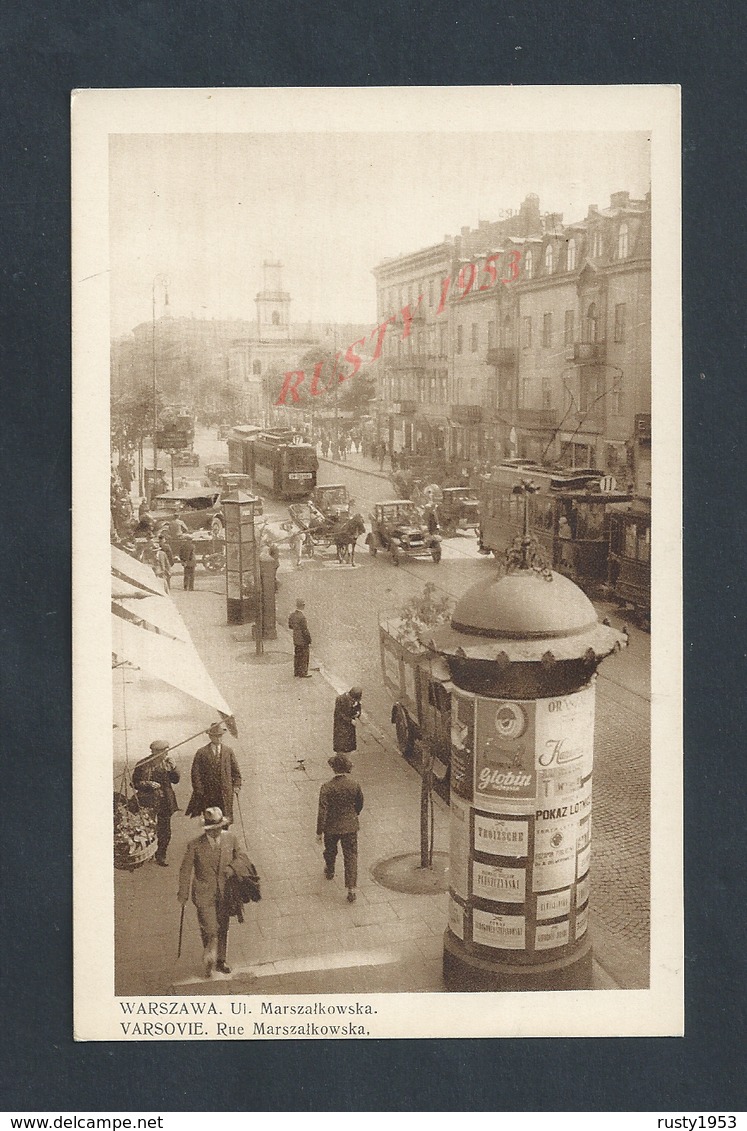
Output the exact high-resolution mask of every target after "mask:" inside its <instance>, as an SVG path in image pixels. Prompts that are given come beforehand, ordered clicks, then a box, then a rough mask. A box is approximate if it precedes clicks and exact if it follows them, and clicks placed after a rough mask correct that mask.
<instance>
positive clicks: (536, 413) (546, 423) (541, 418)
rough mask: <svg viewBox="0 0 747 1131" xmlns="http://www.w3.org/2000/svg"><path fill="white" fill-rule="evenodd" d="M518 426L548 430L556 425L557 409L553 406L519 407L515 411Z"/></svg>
mask: <svg viewBox="0 0 747 1131" xmlns="http://www.w3.org/2000/svg"><path fill="white" fill-rule="evenodd" d="M516 423H517V424H518V426H519V428H530V429H534V430H535V431H545V432H546V431H548V430H549V429H551V428H557V426H558V410H557V409H555V408H520V409H519V410H518V411H517V413H516Z"/></svg>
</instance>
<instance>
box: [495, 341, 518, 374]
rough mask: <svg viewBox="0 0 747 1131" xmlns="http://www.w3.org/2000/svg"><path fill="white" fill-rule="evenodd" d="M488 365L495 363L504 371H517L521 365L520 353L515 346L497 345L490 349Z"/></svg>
mask: <svg viewBox="0 0 747 1131" xmlns="http://www.w3.org/2000/svg"><path fill="white" fill-rule="evenodd" d="M487 361H488V365H495V366H496V368H497V369H500V370H502V371H503V372H504V373H515V372H516V370H517V369H518V366H519V354H518V352H517V350H516V349H515V348H514V347H513V346H496V347H494V348H490V349H489V350H488V357H487Z"/></svg>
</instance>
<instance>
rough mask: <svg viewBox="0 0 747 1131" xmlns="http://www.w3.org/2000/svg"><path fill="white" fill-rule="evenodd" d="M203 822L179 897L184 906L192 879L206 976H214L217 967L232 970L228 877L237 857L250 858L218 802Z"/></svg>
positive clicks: (226, 971)
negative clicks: (229, 960) (226, 894)
mask: <svg viewBox="0 0 747 1131" xmlns="http://www.w3.org/2000/svg"><path fill="white" fill-rule="evenodd" d="M202 824H203V830H202V833H201V834H200V836H198V837H195V839H194V840H191V841H190V842H189V844H188V845H187V851H186V852H185V853H184V859H183V860H182V866H181V869H180V871H179V892H178V894H177V899H178V900H179V902H180V903H181V905H182V907H184V906H185V904H186V903H187V900H188V899H189V889H190V883H191V887H192V902H193V903H194V905H195V907H196V909H197V922H198V923H199V927H200V935H201V936H202V945H203V948H204V951H203V963H204V966H205V977H206V978H210V977H211V976H212V974H213V971H214V970H217V971H218V973H220V974H230V973H231V967H230V966H228V965H227V963H226V951H227V949H228V924H229V914H230V912H229V905H228V902H227V900H226V898H225V888H226V879H227V878H228V876H229V875H230V873H231V872H232V870H233V866H234V863H235V862H236V861H238V860H239V859H242V858H243V861H244V863H245V864H246V865H247V866H248V864H249V861H248V859H247V858H246V856H245V854H244V853H243V852H242V850H241V849H240V848H239V843H238V841H237V839H236V837H235V836H234V834H233V833H230V832H228V831H227V824H228V822H227V821H226V818H225V817H224V816H223V813H222V812H221V810H220V809H219V808H218V806H215V805H214V806H210V807H209V808H207V809H206V810H205V812H204V813H203V815H202Z"/></svg>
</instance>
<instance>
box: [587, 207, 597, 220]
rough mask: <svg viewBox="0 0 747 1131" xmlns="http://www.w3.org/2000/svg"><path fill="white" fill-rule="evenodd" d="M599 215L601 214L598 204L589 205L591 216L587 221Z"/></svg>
mask: <svg viewBox="0 0 747 1131" xmlns="http://www.w3.org/2000/svg"><path fill="white" fill-rule="evenodd" d="M598 213H599V205H598V204H590V205H589V215H588V216H587V220H588V218H589V216H596V215H598Z"/></svg>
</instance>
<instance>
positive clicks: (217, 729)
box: [208, 723, 226, 735]
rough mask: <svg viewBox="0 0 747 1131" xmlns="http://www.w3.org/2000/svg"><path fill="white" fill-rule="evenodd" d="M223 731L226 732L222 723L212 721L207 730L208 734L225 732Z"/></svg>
mask: <svg viewBox="0 0 747 1131" xmlns="http://www.w3.org/2000/svg"><path fill="white" fill-rule="evenodd" d="M225 733H226V728H225V726H224V725H223V723H213V725H212V726H211V727H210V729H209V730H208V734H210V735H213V734H225Z"/></svg>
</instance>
